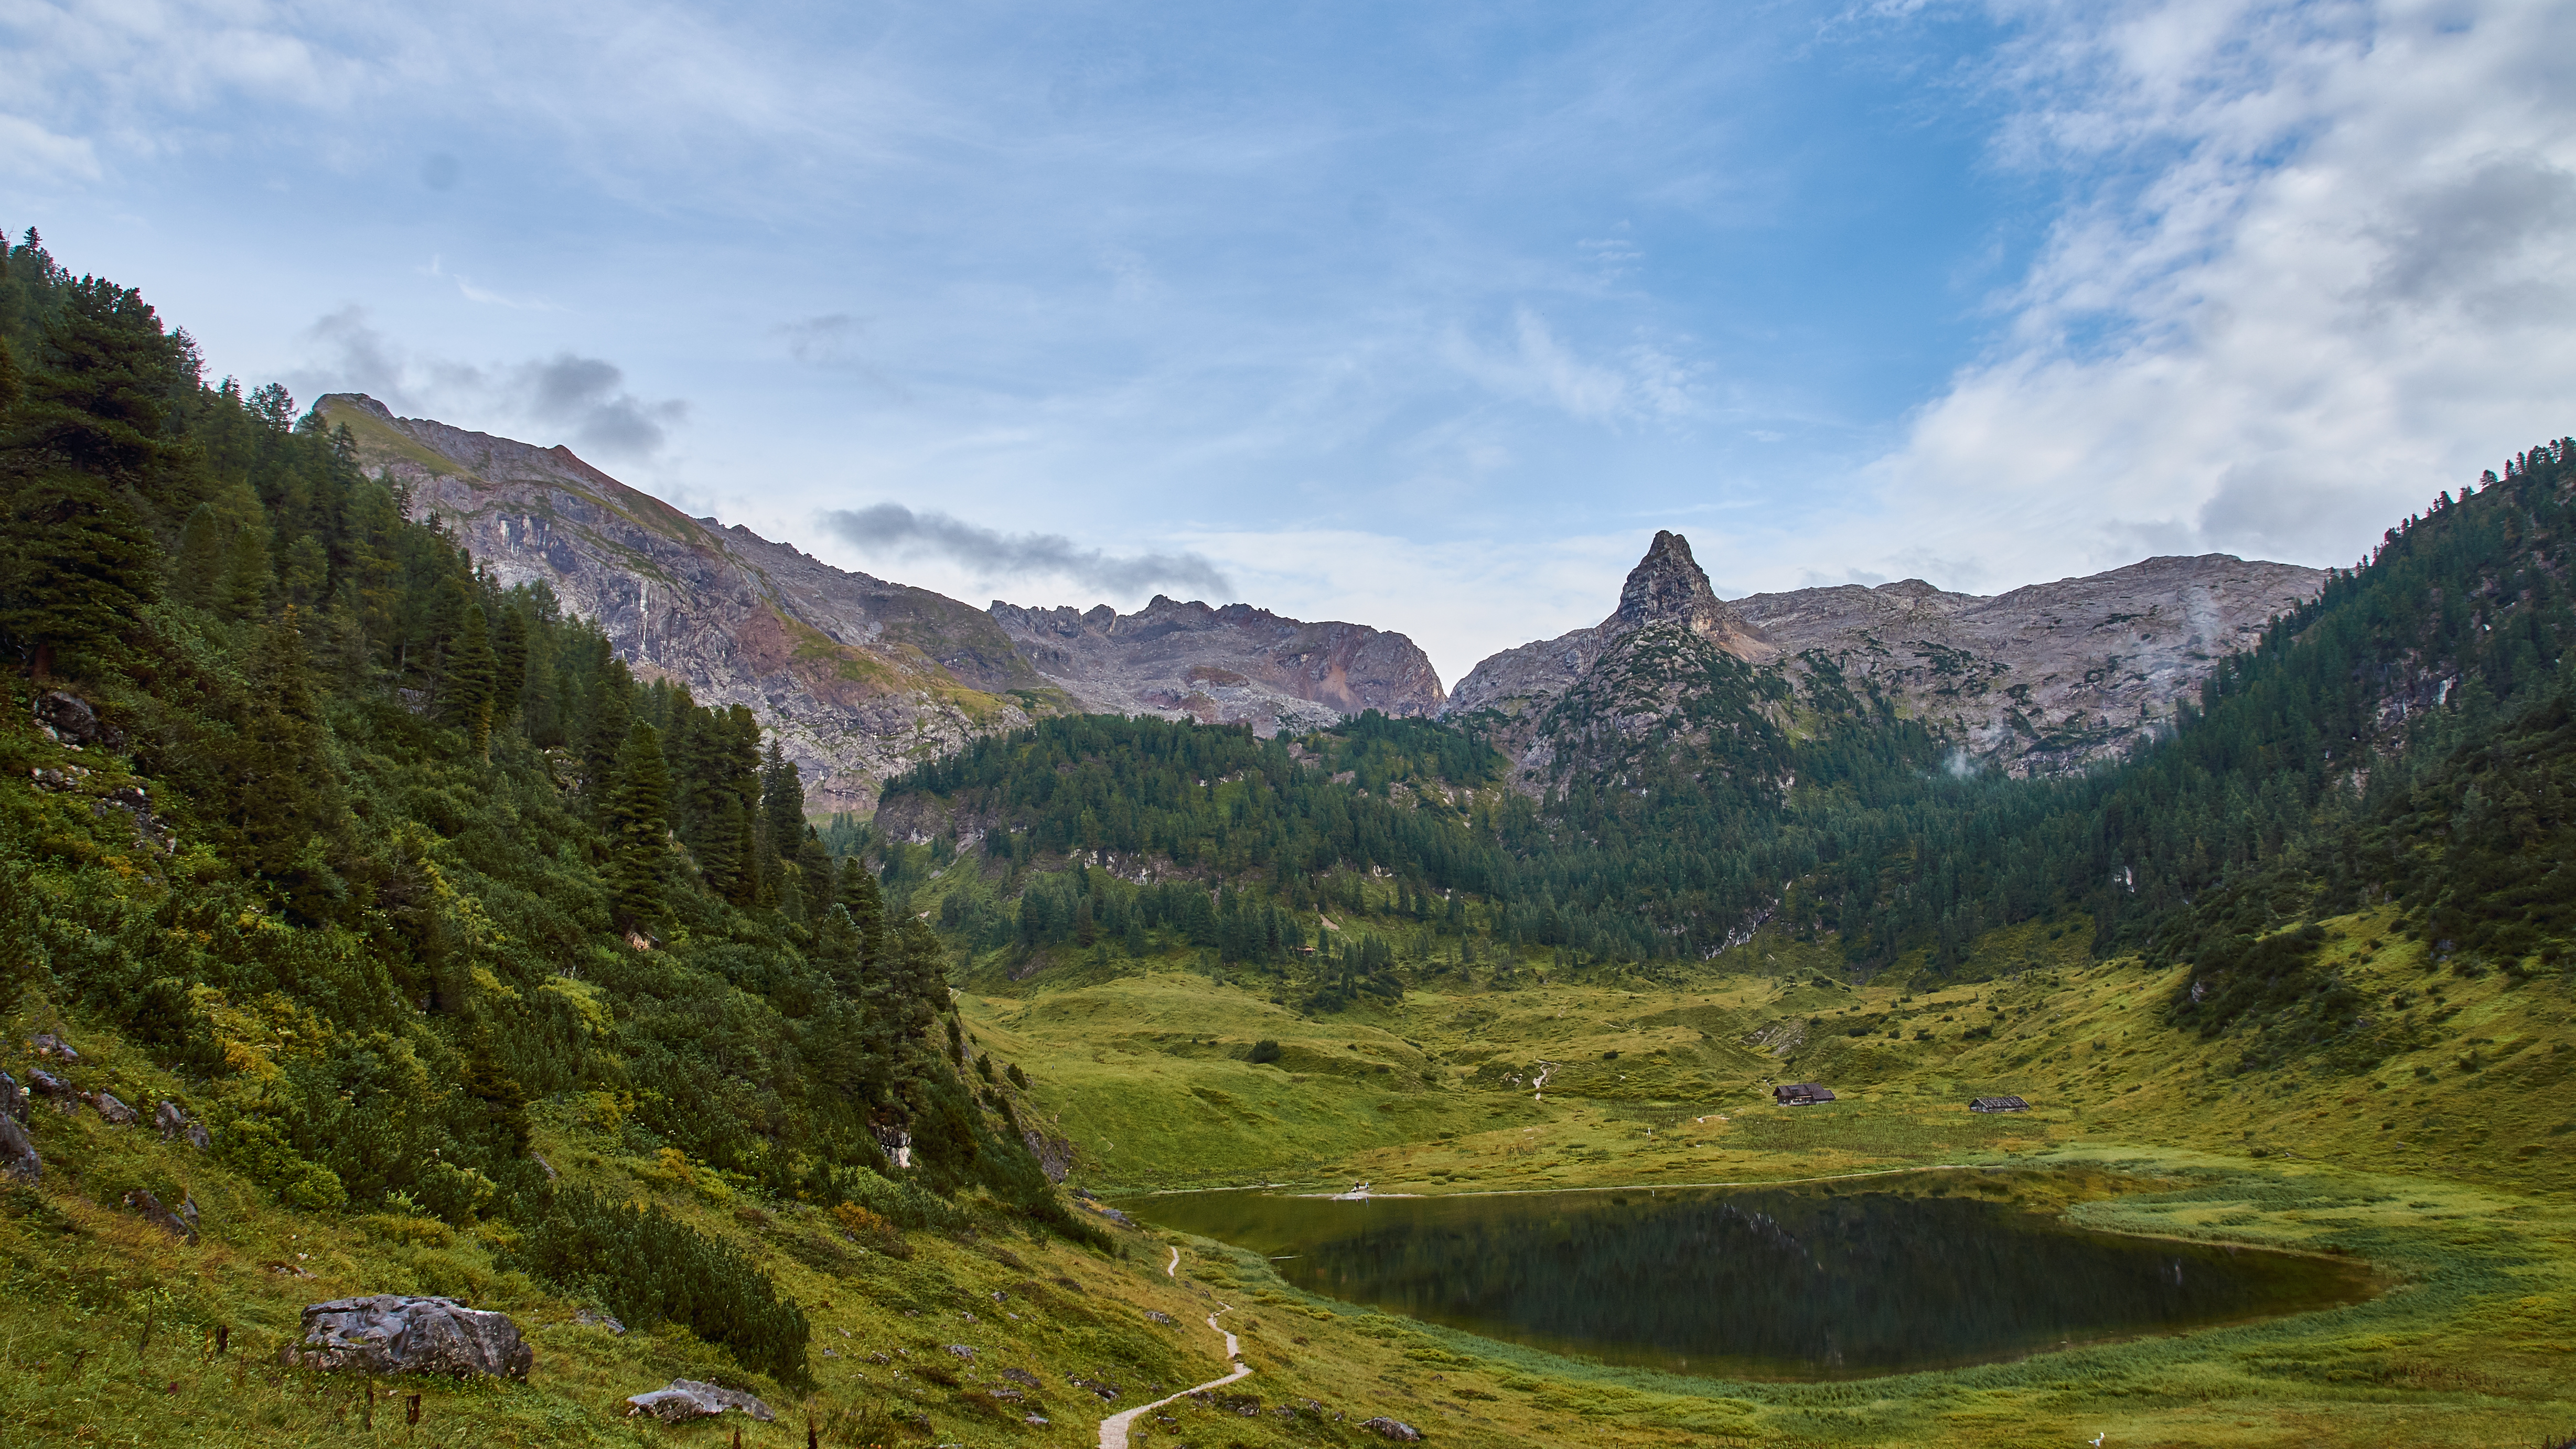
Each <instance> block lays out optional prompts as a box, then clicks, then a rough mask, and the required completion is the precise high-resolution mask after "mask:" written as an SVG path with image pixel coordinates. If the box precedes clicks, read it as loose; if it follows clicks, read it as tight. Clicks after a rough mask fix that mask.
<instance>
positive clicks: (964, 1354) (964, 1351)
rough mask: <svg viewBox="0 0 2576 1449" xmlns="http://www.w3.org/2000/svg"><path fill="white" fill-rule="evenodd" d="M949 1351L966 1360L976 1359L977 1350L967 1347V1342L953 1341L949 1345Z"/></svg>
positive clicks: (972, 1360) (970, 1361)
mask: <svg viewBox="0 0 2576 1449" xmlns="http://www.w3.org/2000/svg"><path fill="white" fill-rule="evenodd" d="M948 1351H949V1352H950V1353H953V1354H955V1355H957V1356H958V1357H959V1358H962V1359H964V1360H966V1361H967V1362H968V1363H973V1362H974V1361H975V1350H973V1349H972V1348H969V1347H967V1346H966V1345H965V1344H962V1343H952V1344H950V1345H948Z"/></svg>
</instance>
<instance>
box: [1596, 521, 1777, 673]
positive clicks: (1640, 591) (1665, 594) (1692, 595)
mask: <svg viewBox="0 0 2576 1449" xmlns="http://www.w3.org/2000/svg"><path fill="white" fill-rule="evenodd" d="M1664 622H1673V623H1679V624H1683V625H1686V626H1688V628H1689V629H1690V631H1691V632H1692V633H1694V634H1696V635H1698V636H1699V637H1701V638H1703V639H1706V640H1708V641H1709V642H1710V643H1712V644H1715V645H1717V646H1718V647H1719V648H1721V649H1723V650H1725V651H1726V652H1727V653H1729V654H1733V655H1735V656H1737V657H1738V658H1743V659H1760V658H1768V657H1769V656H1770V655H1771V654H1772V653H1773V652H1774V651H1773V650H1772V649H1771V648H1770V646H1769V645H1768V644H1767V643H1766V642H1765V641H1764V640H1763V638H1762V636H1761V635H1760V634H1758V633H1756V632H1755V631H1754V629H1753V626H1752V625H1750V624H1747V623H1746V622H1744V616H1743V615H1741V614H1738V613H1737V612H1735V611H1734V610H1733V609H1731V608H1728V607H1727V606H1726V603H1725V601H1724V600H1721V599H1720V598H1718V596H1717V591H1716V590H1714V589H1712V588H1710V587H1709V584H1708V574H1707V573H1706V572H1705V571H1703V570H1702V569H1701V568H1700V566H1699V560H1697V559H1695V558H1692V557H1691V546H1690V540H1689V539H1687V538H1684V537H1682V536H1681V535H1680V534H1678V533H1675V532H1673V531H1672V530H1671V529H1668V528H1666V529H1657V530H1656V531H1655V541H1654V542H1653V543H1652V544H1650V545H1648V546H1647V549H1646V556H1645V557H1644V558H1642V559H1640V560H1638V561H1637V566H1636V567H1635V568H1633V569H1630V570H1629V571H1628V582H1627V583H1626V584H1625V585H1624V586H1622V587H1621V588H1620V590H1619V609H1618V612H1617V613H1614V614H1612V615H1611V616H1610V617H1609V618H1607V619H1604V620H1602V621H1601V632H1602V633H1603V634H1604V635H1605V636H1608V635H1616V634H1627V633H1632V632H1634V631H1636V630H1638V629H1642V628H1644V627H1645V626H1647V625H1648V624H1657V623H1664Z"/></svg>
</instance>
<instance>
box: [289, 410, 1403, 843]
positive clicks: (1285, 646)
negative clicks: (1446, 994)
mask: <svg viewBox="0 0 2576 1449" xmlns="http://www.w3.org/2000/svg"><path fill="white" fill-rule="evenodd" d="M313 410H314V413H315V414H316V415H317V416H318V417H320V418H322V419H323V420H324V421H325V422H327V423H330V424H333V425H346V426H347V427H348V428H349V429H350V436H351V439H352V441H353V443H354V444H355V446H356V448H357V452H358V457H359V461H360V463H361V465H362V466H364V467H366V468H368V469H369V470H370V471H382V472H384V473H386V474H388V475H390V476H391V477H393V478H394V479H395V480H396V481H397V482H399V483H401V484H402V485H403V486H404V488H405V489H406V490H407V496H408V498H409V504H408V506H409V507H410V509H411V511H412V513H413V516H415V517H421V518H428V517H432V516H435V517H436V518H438V519H439V520H440V521H441V522H442V523H443V524H444V525H445V526H446V527H447V528H449V529H450V531H451V532H452V534H453V536H454V537H455V538H456V540H457V541H458V542H459V543H460V544H462V545H464V547H465V548H466V549H467V551H468V552H470V553H471V554H472V555H473V556H474V557H475V559H476V560H477V561H478V562H480V563H481V564H482V565H483V566H484V567H486V568H488V569H490V570H491V571H492V572H493V573H494V574H495V575H496V576H497V577H498V578H500V579H501V580H502V581H503V582H504V583H505V584H521V583H531V582H538V581H542V582H544V583H545V584H546V585H547V586H548V587H549V588H550V589H552V590H553V592H554V594H555V596H556V598H557V599H558V600H559V601H561V603H562V604H563V605H564V606H565V607H566V608H569V609H571V610H572V611H573V612H575V613H577V614H580V615H582V616H583V617H586V618H589V619H591V620H593V621H594V622H596V623H597V624H598V625H599V626H600V628H601V630H602V631H603V632H604V633H606V634H607V636H608V638H609V640H610V642H611V643H612V645H613V646H614V647H615V648H616V649H617V651H618V653H619V655H620V656H621V657H622V658H624V659H625V660H626V661H627V663H628V665H629V666H630V667H631V668H633V669H635V670H636V671H637V673H638V674H639V675H642V676H644V677H647V678H662V679H668V680H671V681H673V682H675V683H682V684H686V685H687V686H688V687H689V689H690V691H691V694H692V697H693V698H695V699H697V700H698V701H699V702H701V703H706V704H714V705H720V706H730V705H735V704H740V705H743V706H746V707H748V708H749V709H750V710H751V711H752V713H753V714H754V716H755V717H756V718H757V719H758V720H759V721H760V722H761V723H762V724H763V725H765V726H767V727H769V728H771V729H772V730H774V731H775V732H776V734H777V736H778V738H779V742H780V745H781V748H782V749H783V751H784V752H785V754H786V757H787V758H788V759H789V760H791V761H792V762H794V763H795V764H796V765H797V767H798V769H799V770H800V772H801V773H802V774H803V776H804V778H805V779H806V780H807V781H809V782H810V784H809V794H810V795H811V797H812V798H813V800H814V803H815V804H816V806H817V807H818V808H820V809H824V810H830V811H840V810H853V811H861V812H865V811H867V810H871V809H873V808H874V806H875V803H876V799H877V795H878V791H879V788H880V786H881V784H882V782H883V781H884V780H885V779H886V777H888V776H889V775H892V774H894V773H896V772H897V771H899V770H901V769H903V768H904V767H906V766H907V765H910V764H914V763H917V762H919V761H920V760H922V759H926V758H933V757H936V756H938V755H942V754H946V753H950V752H953V751H954V750H956V749H957V748H959V747H960V746H962V745H963V744H964V743H965V742H966V741H968V740H970V739H972V738H974V737H976V736H978V735H980V734H986V733H991V732H994V731H1000V730H1009V729H1013V728H1016V727H1018V726H1020V725H1023V724H1026V723H1028V722H1030V721H1031V720H1034V719H1038V718H1043V717H1045V716H1047V715H1051V714H1061V713H1067V712H1074V711H1083V710H1088V711H1105V712H1113V713H1131V714H1155V715H1160V716H1162V717H1165V718H1175V719H1177V718H1185V717H1186V718H1192V719H1197V720H1200V721H1201V722H1203V723H1229V724H1230V723H1245V724H1250V725H1252V726H1253V727H1254V728H1255V729H1256V730H1257V731H1259V732H1261V733H1264V734H1268V733H1274V732H1276V731H1277V730H1279V729H1281V728H1283V727H1284V728H1293V729H1308V728H1316V727H1321V726H1326V725H1329V724H1331V723H1333V722H1335V721H1337V720H1338V719H1339V718H1340V717H1341V716H1342V715H1344V714H1355V713H1358V712H1359V711H1361V710H1364V709H1380V710H1384V711H1386V712H1389V713H1395V714H1409V715H1419V714H1430V713H1435V712H1436V711H1437V710H1438V708H1439V706H1440V705H1441V704H1442V703H1443V702H1444V701H1445V698H1446V696H1445V694H1444V693H1443V691H1442V690H1441V687H1440V681H1439V677H1438V675H1437V673H1436V672H1435V671H1434V670H1433V669H1432V667H1431V662H1430V660H1429V658H1428V657H1427V656H1425V655H1424V654H1423V653H1422V651H1421V650H1420V649H1419V648H1418V647H1416V646H1415V645H1414V643H1413V641H1412V640H1410V639H1408V638H1406V637H1405V636H1403V635H1401V634H1395V633H1391V632H1389V631H1384V630H1378V629H1372V628H1370V627H1368V626H1366V625H1360V624H1348V623H1341V622H1325V623H1314V624H1309V623H1306V622H1304V621H1301V620H1295V619H1288V618H1284V617H1283V616H1280V615H1277V614H1274V613H1271V612H1270V611H1268V610H1263V609H1257V608H1254V607H1252V606H1250V605H1245V604H1228V605H1224V606H1222V607H1211V606H1209V605H1206V604H1203V603H1181V602H1177V601H1174V600H1170V599H1166V598H1162V597H1160V596H1158V597H1157V598H1156V599H1155V601H1154V602H1153V603H1151V604H1149V605H1147V606H1146V608H1145V609H1143V610H1140V611H1138V612H1137V613H1136V614H1133V615H1126V616H1120V615H1118V614H1116V612H1115V611H1113V610H1109V609H1108V608H1107V606H1105V605H1103V606H1100V607H1099V608H1095V609H1093V610H1091V611H1089V612H1088V613H1077V612H1076V611H1074V610H1072V609H1070V608H1060V609H1052V610H1049V609H1026V608H1021V607H1019V606H1015V605H1010V604H1006V603H1003V602H1001V601H999V600H996V601H995V602H994V604H993V606H992V608H990V609H989V610H986V609H976V608H974V607H973V606H971V605H968V604H965V603H962V602H960V601H958V600H955V599H951V598H948V597H947V596H945V595H943V594H939V593H936V592H934V591H932V590H929V589H923V588H919V587H916V586H914V585H910V584H903V583H898V582H894V581H891V580H886V579H880V578H877V577H875V576H873V575H870V574H865V573H860V572H856V571H852V570H845V569H840V568H836V567H834V566H832V565H830V564H826V563H824V562H823V561H821V560H820V559H817V558H814V557H813V556H811V555H809V554H807V553H804V552H803V551H801V550H799V549H797V548H796V547H795V546H793V545H792V544H786V543H777V542H773V541H771V540H769V539H766V538H763V537H761V536H760V535H758V534H756V533H753V532H752V531H751V530H750V529H748V528H745V527H744V526H742V525H740V524H734V525H730V526H727V525H725V524H722V523H720V522H719V521H718V520H716V519H713V518H691V517H689V516H688V515H687V514H685V513H683V512H681V511H680V510H679V509H677V508H674V507H672V506H671V505H670V504H668V503H665V502H663V501H662V500H660V499H657V498H654V497H653V496H652V495H650V494H647V493H644V492H642V491H641V490H638V489H635V488H632V487H629V486H628V485H626V484H624V483H622V482H619V481H618V480H617V479H616V478H614V477H612V476H610V475H609V474H608V473H606V472H605V471H603V470H601V469H599V468H597V467H594V466H592V465H591V464H589V463H588V462H586V461H584V460H583V459H581V458H580V457H579V456H578V455H576V454H574V453H573V452H572V450H571V449H569V448H566V447H562V446H560V445H558V446H556V447H552V448H543V447H539V446H537V445H535V444H532V443H525V442H520V441H518V440H516V439H511V438H504V437H499V436H496V435H493V434H488V433H479V432H474V431H471V430H468V429H464V428H458V427H455V426H453V425H450V424H447V423H442V422H438V421H435V420H432V419H425V418H402V417H397V416H396V415H395V414H394V413H393V411H392V409H390V408H388V407H386V406H385V405H384V404H382V403H381V402H378V401H377V400H376V399H374V398H371V397H367V396H365V395H364V394H354V393H332V394H328V395H326V396H324V397H322V398H320V399H317V400H316V401H315V403H314V408H313ZM1140 626H1141V627H1140ZM1113 634H1119V635H1122V636H1123V637H1121V638H1119V639H1117V640H1115V641H1112V639H1111V637H1110V636H1111V635H1113ZM1158 642H1159V643H1160V644H1161V646H1162V647H1159V648H1158V647H1155V646H1156V644H1157V643H1158Z"/></svg>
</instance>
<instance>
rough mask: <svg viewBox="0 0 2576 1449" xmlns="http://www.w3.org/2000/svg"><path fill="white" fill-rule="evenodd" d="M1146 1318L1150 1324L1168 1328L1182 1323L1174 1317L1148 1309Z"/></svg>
mask: <svg viewBox="0 0 2576 1449" xmlns="http://www.w3.org/2000/svg"><path fill="white" fill-rule="evenodd" d="M1145 1318H1146V1320H1147V1321H1148V1322H1152V1323H1160V1324H1162V1325H1164V1326H1166V1327H1169V1326H1171V1325H1172V1324H1175V1323H1178V1322H1180V1320H1179V1319H1177V1318H1174V1317H1173V1316H1172V1315H1170V1314H1168V1313H1165V1312H1163V1311H1161V1310H1160V1309H1154V1308H1148V1309H1146V1310H1145Z"/></svg>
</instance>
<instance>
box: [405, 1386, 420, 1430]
mask: <svg viewBox="0 0 2576 1449" xmlns="http://www.w3.org/2000/svg"><path fill="white" fill-rule="evenodd" d="M419 1422H420V1395H418V1394H414V1395H412V1396H411V1397H410V1398H408V1399H405V1400H403V1427H404V1428H405V1429H409V1428H410V1427H411V1426H412V1425H414V1424H417V1423H419Z"/></svg>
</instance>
